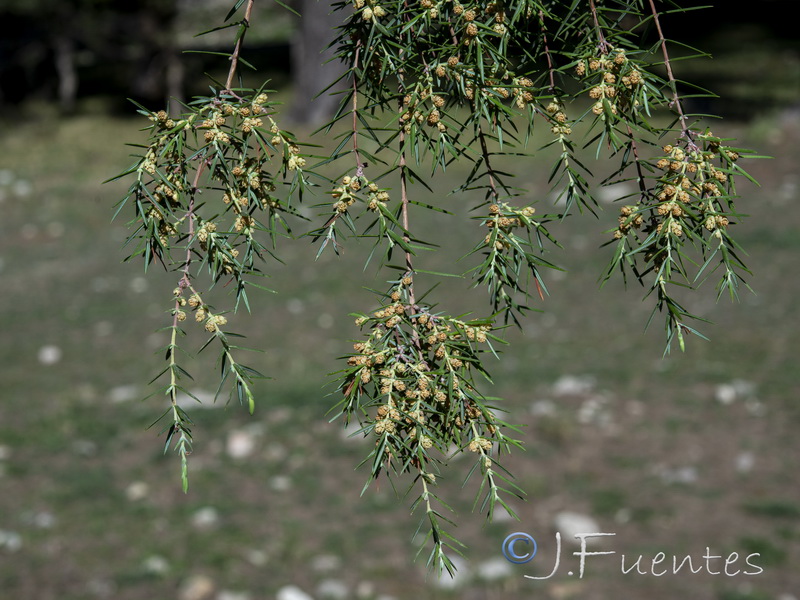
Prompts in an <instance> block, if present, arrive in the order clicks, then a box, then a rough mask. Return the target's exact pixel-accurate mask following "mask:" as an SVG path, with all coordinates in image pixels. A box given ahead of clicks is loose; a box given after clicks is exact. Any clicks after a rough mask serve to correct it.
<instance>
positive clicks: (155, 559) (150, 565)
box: [142, 554, 169, 575]
mask: <svg viewBox="0 0 800 600" xmlns="http://www.w3.org/2000/svg"><path fill="white" fill-rule="evenodd" d="M142 568H143V569H144V570H145V571H147V572H148V573H153V574H154V575H164V574H165V573H167V571H169V561H167V559H166V558H164V557H163V556H160V555H158V554H152V555H151V556H148V557H147V558H145V559H144V561H142Z"/></svg>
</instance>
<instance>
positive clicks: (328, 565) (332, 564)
mask: <svg viewBox="0 0 800 600" xmlns="http://www.w3.org/2000/svg"><path fill="white" fill-rule="evenodd" d="M341 566H342V559H341V558H339V557H338V556H336V555H335V554H320V555H319V556H315V557H314V558H312V559H311V569H312V570H314V571H317V572H318V573H324V572H330V571H337V570H339V569H340V568H341Z"/></svg>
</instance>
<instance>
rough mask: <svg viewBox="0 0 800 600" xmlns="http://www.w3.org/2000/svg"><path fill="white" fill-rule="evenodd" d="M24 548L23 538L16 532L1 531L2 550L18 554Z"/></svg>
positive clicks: (0, 545)
mask: <svg viewBox="0 0 800 600" xmlns="http://www.w3.org/2000/svg"><path fill="white" fill-rule="evenodd" d="M20 548H22V537H21V536H20V535H19V534H18V533H17V532H16V531H8V530H6V529H0V549H3V550H7V551H9V552H16V551H17V550H19V549H20Z"/></svg>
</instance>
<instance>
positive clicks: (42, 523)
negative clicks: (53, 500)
mask: <svg viewBox="0 0 800 600" xmlns="http://www.w3.org/2000/svg"><path fill="white" fill-rule="evenodd" d="M33 524H34V525H35V526H36V527H38V528H40V529H50V528H51V527H52V526H53V525H55V524H56V516H55V515H54V514H53V513H51V512H48V511H46V510H43V511H41V512H37V513H36V514H35V515H33Z"/></svg>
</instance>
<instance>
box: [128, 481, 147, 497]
mask: <svg viewBox="0 0 800 600" xmlns="http://www.w3.org/2000/svg"><path fill="white" fill-rule="evenodd" d="M149 493H150V486H149V485H147V484H146V483H145V482H144V481H133V482H131V484H130V485H129V486H128V487H126V488H125V497H126V498H127V499H128V500H130V501H131V502H138V501H139V500H144V499H145V498H146V497H147V494H149Z"/></svg>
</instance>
